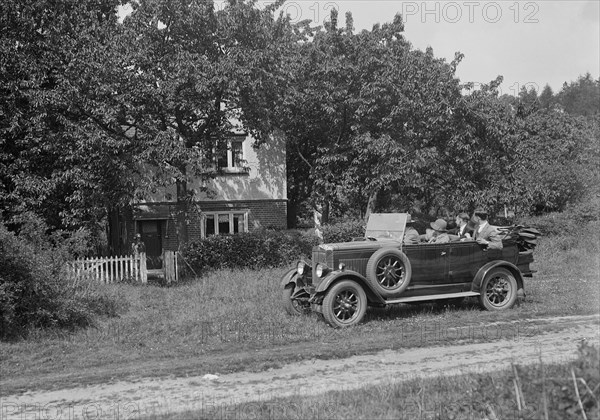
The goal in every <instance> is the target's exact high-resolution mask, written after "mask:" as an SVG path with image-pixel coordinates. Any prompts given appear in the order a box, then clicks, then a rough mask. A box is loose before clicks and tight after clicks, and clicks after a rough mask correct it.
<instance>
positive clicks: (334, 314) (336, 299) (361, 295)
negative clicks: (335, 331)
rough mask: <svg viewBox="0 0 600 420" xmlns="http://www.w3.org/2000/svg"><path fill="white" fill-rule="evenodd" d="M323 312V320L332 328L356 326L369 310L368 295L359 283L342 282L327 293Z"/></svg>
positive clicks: (351, 281)
mask: <svg viewBox="0 0 600 420" xmlns="http://www.w3.org/2000/svg"><path fill="white" fill-rule="evenodd" d="M322 310H323V318H325V321H326V322H327V323H328V324H329V325H331V326H332V327H335V328H340V327H349V326H352V325H356V324H358V323H359V322H360V321H362V319H363V317H364V315H365V312H366V310H367V295H366V294H365V291H364V290H363V288H362V287H361V286H360V285H359V284H358V283H357V282H355V281H353V280H342V281H340V282H338V283H336V284H334V285H333V286H332V287H331V288H330V289H329V290H328V291H327V294H326V295H325V297H324V298H323V306H322Z"/></svg>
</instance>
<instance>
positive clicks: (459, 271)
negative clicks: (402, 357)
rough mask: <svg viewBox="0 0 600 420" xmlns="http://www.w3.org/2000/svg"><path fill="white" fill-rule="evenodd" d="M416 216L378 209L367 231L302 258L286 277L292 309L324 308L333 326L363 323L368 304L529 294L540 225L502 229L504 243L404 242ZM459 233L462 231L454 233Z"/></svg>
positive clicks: (502, 299)
mask: <svg viewBox="0 0 600 420" xmlns="http://www.w3.org/2000/svg"><path fill="white" fill-rule="evenodd" d="M407 220H410V215H409V214H406V213H387V214H386V213H375V214H372V215H371V216H370V218H369V221H368V223H367V229H366V233H365V238H360V239H358V240H354V241H352V242H344V243H332V244H322V245H318V246H315V247H314V248H313V250H312V262H308V261H303V260H301V261H299V262H298V263H297V265H296V267H294V268H292V269H291V270H289V271H288V272H287V273H286V274H285V275H284V276H283V278H282V280H281V284H282V287H283V304H284V307H285V309H286V311H287V312H288V313H290V314H292V315H300V314H304V313H307V312H309V311H311V310H312V311H315V312H317V313H320V314H321V315H322V317H323V318H324V319H325V321H326V322H327V323H329V324H330V325H331V326H333V327H348V326H352V325H355V324H357V323H359V322H360V321H361V320H362V319H363V317H364V315H365V312H366V310H367V307H368V306H373V307H384V306H386V305H391V304H397V303H419V302H431V301H442V302H450V303H459V302H460V301H462V299H464V298H466V297H469V296H478V297H479V302H480V304H481V306H482V307H483V308H485V309H487V310H492V311H494V310H504V309H509V308H511V307H512V306H513V305H514V304H515V302H516V300H517V297H524V296H525V293H524V281H523V278H524V277H531V276H532V274H533V271H532V270H531V269H530V267H529V265H530V264H531V263H532V262H533V248H534V247H535V240H536V237H537V235H538V234H539V232H537V231H536V230H535V229H530V228H524V227H522V226H511V227H504V228H499V229H500V231H501V232H502V235H503V237H504V238H503V241H502V244H503V248H502V249H487V247H485V246H484V245H480V244H479V243H477V242H475V241H473V240H471V241H464V242H461V241H458V240H456V241H451V242H449V243H441V244H431V243H422V244H414V245H405V244H403V243H402V239H403V236H404V230H405V227H406V222H407ZM455 239H458V238H455Z"/></svg>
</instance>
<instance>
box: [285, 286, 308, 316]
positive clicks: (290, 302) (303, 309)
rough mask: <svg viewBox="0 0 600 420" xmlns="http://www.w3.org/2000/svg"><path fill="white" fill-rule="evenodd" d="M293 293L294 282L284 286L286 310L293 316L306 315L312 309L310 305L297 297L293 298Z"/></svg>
mask: <svg viewBox="0 0 600 420" xmlns="http://www.w3.org/2000/svg"><path fill="white" fill-rule="evenodd" d="M293 293H294V283H291V284H288V285H287V286H285V287H284V288H283V291H282V293H281V299H282V302H283V307H284V309H285V311H286V312H287V313H288V314H290V315H292V316H300V315H306V314H307V313H308V312H309V311H310V307H309V306H308V305H305V304H303V303H302V302H300V301H298V300H296V299H292V294H293Z"/></svg>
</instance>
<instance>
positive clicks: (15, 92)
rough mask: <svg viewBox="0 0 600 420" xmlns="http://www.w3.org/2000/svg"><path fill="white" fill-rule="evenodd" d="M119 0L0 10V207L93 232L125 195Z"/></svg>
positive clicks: (14, 5)
mask: <svg viewBox="0 0 600 420" xmlns="http://www.w3.org/2000/svg"><path fill="white" fill-rule="evenodd" d="M117 5H118V1H117V0H102V1H72V0H60V1H52V2H49V1H45V0H37V1H32V2H21V1H14V0H8V1H5V2H3V3H2V4H1V5H0V28H1V29H0V41H1V42H0V50H1V51H0V91H1V93H0V144H1V145H2V153H0V168H1V171H0V180H1V182H0V206H1V209H2V210H3V217H4V218H5V219H6V220H8V221H11V222H14V223H18V222H19V219H20V215H21V214H23V213H24V212H29V211H33V212H35V213H37V214H38V215H40V216H42V217H43V218H44V219H45V220H46V221H47V223H48V224H49V226H50V228H51V229H57V228H61V227H70V228H73V227H76V226H80V225H82V224H83V225H88V226H90V227H92V228H93V229H95V230H97V229H98V228H99V226H98V222H99V221H100V220H102V218H103V217H104V215H105V214H106V213H105V209H106V207H107V206H108V205H109V203H112V202H114V201H115V200H117V199H118V198H119V196H120V195H121V194H122V193H123V192H124V191H126V190H127V180H128V178H127V177H124V176H122V174H123V170H124V169H126V167H127V166H128V165H129V163H130V162H131V160H130V159H128V157H130V155H129V154H128V153H127V151H128V148H129V141H128V140H127V139H126V138H125V137H124V136H122V132H120V131H119V126H118V125H117V124H115V123H114V120H113V118H112V114H113V113H112V112H111V109H110V107H109V103H106V101H104V98H106V97H109V96H110V95H111V93H112V92H111V90H110V89H107V86H109V85H107V84H106V82H105V80H106V79H107V78H109V77H111V76H112V75H113V69H114V67H113V63H114V60H113V57H114V55H113V53H112V51H111V50H110V48H109V47H110V45H111V40H112V37H113V34H114V33H116V32H118V21H117V15H116V7H117Z"/></svg>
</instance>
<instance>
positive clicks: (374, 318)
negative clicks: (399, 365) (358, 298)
mask: <svg viewBox="0 0 600 420" xmlns="http://www.w3.org/2000/svg"><path fill="white" fill-rule="evenodd" d="M597 230H598V229H597V226H595V227H594V229H582V232H595V231H597ZM599 255H600V249H599V245H598V241H597V240H596V238H595V237H593V234H591V233H589V234H588V237H584V238H579V239H577V240H575V239H572V238H559V237H554V238H546V237H542V238H541V239H540V243H539V246H538V249H536V253H535V258H536V262H535V263H534V266H533V268H534V269H536V270H538V272H537V273H536V274H535V276H534V278H533V279H526V283H525V290H526V293H527V297H526V299H525V300H524V301H523V302H521V303H520V304H519V305H518V306H516V307H515V308H513V309H512V310H509V311H506V312H501V313H498V312H494V313H492V312H486V311H482V310H481V309H480V308H479V307H478V305H477V304H476V300H468V301H466V302H465V303H464V304H463V305H462V306H461V307H459V308H438V307H436V306H434V305H431V304H429V305H397V306H394V307H392V308H389V309H379V310H370V311H369V312H368V314H367V317H366V319H365V322H364V323H362V324H361V325H358V326H357V327H355V328H352V329H349V330H333V329H331V328H330V327H328V326H327V325H326V324H325V323H323V322H322V321H320V320H319V319H318V318H317V317H316V316H314V315H311V316H306V317H297V318H295V317H290V316H288V315H286V314H285V313H284V311H283V309H282V307H281V303H280V285H279V279H280V277H281V275H282V274H283V273H284V271H285V269H284V268H281V269H271V270H260V271H250V270H246V271H219V272H215V273H212V274H210V275H207V276H206V277H203V278H202V279H197V280H194V281H190V282H187V283H183V284H179V285H177V286H174V287H169V288H165V287H159V286H153V285H150V286H139V285H129V284H117V285H106V287H107V288H108V290H109V292H110V293H113V294H114V295H116V296H118V297H119V299H120V300H121V301H122V302H123V307H122V310H121V312H122V313H121V315H120V317H118V318H110V319H101V320H99V321H98V323H97V326H96V327H95V328H89V329H86V330H80V331H76V332H64V331H62V332H61V331H50V332H48V331H44V332H35V333H33V334H32V335H30V337H29V338H28V339H26V340H22V341H17V342H2V343H0V354H1V355H2V357H1V360H0V371H1V372H2V377H1V379H0V393H1V395H7V394H10V393H13V392H18V391H23V390H26V389H28V388H39V389H50V388H53V387H61V386H73V385H77V384H79V385H81V384H88V383H101V382H109V381H111V380H116V379H133V378H136V377H144V376H157V377H161V376H178V375H187V374H189V375H192V374H193V375H200V374H205V373H216V372H218V373H227V372H234V371H238V370H254V371H259V370H264V369H268V368H270V367H279V366H281V365H283V364H284V363H287V362H292V361H297V360H301V359H313V358H339V357H347V356H350V355H353V354H361V353H372V352H376V351H379V350H384V349H390V348H391V349H395V348H401V347H419V346H428V345H432V344H444V343H452V342H456V341H459V340H462V341H464V340H465V339H466V340H471V341H489V340H494V339H498V338H506V337H507V336H508V337H512V336H515V335H518V334H532V333H537V332H538V331H536V327H535V325H534V324H533V323H531V322H528V321H524V322H515V323H513V324H509V325H510V326H509V327H504V328H501V329H498V328H496V329H494V327H489V326H486V324H487V323H490V322H494V321H507V322H510V321H519V320H524V319H534V318H539V317H546V316H553V315H577V314H595V313H599V312H600V308H599V303H600V287H599V286H600V285H599V276H598V273H599V272H600V267H599ZM457 328H458V329H459V331H468V334H467V335H465V334H457V333H456V331H457ZM490 328H491V329H490ZM450 331H452V333H448V332H450Z"/></svg>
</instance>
